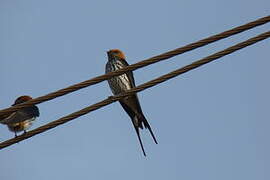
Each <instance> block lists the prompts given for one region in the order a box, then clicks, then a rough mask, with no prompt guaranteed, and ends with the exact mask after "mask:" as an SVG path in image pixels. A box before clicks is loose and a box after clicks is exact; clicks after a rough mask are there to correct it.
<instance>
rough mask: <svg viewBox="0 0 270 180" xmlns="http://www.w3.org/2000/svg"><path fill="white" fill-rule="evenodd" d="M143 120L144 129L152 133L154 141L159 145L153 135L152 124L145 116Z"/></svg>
mask: <svg viewBox="0 0 270 180" xmlns="http://www.w3.org/2000/svg"><path fill="white" fill-rule="evenodd" d="M141 119H142V122H143V125H144V127H145V128H146V129H148V130H149V131H150V134H151V136H152V138H153V140H154V141H155V143H156V144H158V142H157V139H156V137H155V135H154V133H153V131H152V129H151V126H150V124H149V123H148V121H147V120H146V118H145V117H144V116H142V117H141Z"/></svg>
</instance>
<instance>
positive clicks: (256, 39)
mask: <svg viewBox="0 0 270 180" xmlns="http://www.w3.org/2000/svg"><path fill="white" fill-rule="evenodd" d="M269 37H270V31H268V32H265V33H262V34H260V35H258V36H256V37H253V38H250V39H248V40H246V41H243V42H241V43H238V44H236V45H234V46H231V47H229V48H227V49H224V50H222V51H219V52H217V53H214V54H212V55H210V56H207V57H205V58H202V59H200V60H198V61H195V62H193V63H192V64H189V65H187V66H184V67H182V68H180V69H177V70H175V71H172V72H170V73H168V74H165V75H163V76H160V77H158V78H156V79H154V80H151V81H148V82H146V83H144V84H142V85H140V86H137V87H136V88H132V89H131V90H128V91H127V92H125V93H123V94H120V95H117V96H111V97H109V98H107V99H105V100H103V101H100V102H98V103H96V104H93V105H91V106H88V107H86V108H84V109H81V110H79V111H76V112H74V113H72V114H69V115H67V116H65V117H62V118H60V119H58V120H55V121H52V122H50V123H48V124H46V125H43V126H40V127H38V128H36V129H34V130H32V131H29V132H27V133H25V134H23V135H20V136H18V137H16V138H13V139H9V140H7V141H4V142H2V143H0V149H3V148H5V147H8V146H10V145H12V144H15V143H18V142H20V141H22V140H25V139H28V138H30V137H32V136H34V135H37V134H40V133H42V132H45V131H47V130H49V129H52V128H55V127H56V126H59V125H61V124H64V123H66V122H68V121H71V120H73V119H75V118H78V117H80V116H82V115H85V114H87V113H89V112H91V111H94V110H97V109H99V108H101V107H103V106H106V105H108V104H111V103H113V102H115V101H118V100H120V99H121V98H123V97H126V96H129V95H131V94H133V93H136V92H140V91H143V90H145V89H147V88H150V87H153V86H156V85H157V84H160V83H162V82H164V81H167V80H169V79H172V78H174V77H176V76H178V75H180V74H183V73H185V72H188V71H190V70H193V69H195V68H198V67H200V66H202V65H204V64H206V63H209V62H212V61H214V60H216V59H218V58H221V57H223V56H225V55H228V54H231V53H233V52H235V51H237V50H239V49H242V48H245V47H247V46H250V45H252V44H255V43H256V42H259V41H262V40H264V39H267V38H269Z"/></svg>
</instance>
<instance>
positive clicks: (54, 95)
mask: <svg viewBox="0 0 270 180" xmlns="http://www.w3.org/2000/svg"><path fill="white" fill-rule="evenodd" d="M269 21H270V16H266V17H263V18H260V19H257V20H256V21H253V22H250V23H247V24H244V25H242V26H238V27H236V28H233V29H231V30H228V31H224V32H222V33H220V34H217V35H214V36H211V37H208V38H205V39H202V40H200V41H197V42H195V43H191V44H189V45H186V46H183V47H180V48H177V49H175V50H172V51H169V52H166V53H164V54H160V55H158V56H154V57H152V58H149V59H146V60H143V61H140V62H138V63H135V64H133V65H130V66H128V67H125V68H123V69H121V70H117V71H114V72H110V73H108V74H104V75H101V76H97V77H95V78H92V79H89V80H86V81H83V82H81V83H78V84H75V85H72V86H69V87H67V88H64V89H60V90H58V91H55V92H52V93H49V94H47V95H44V96H40V97H38V98H35V99H32V100H30V101H28V102H25V103H21V104H18V105H16V106H12V107H10V108H6V109H3V110H0V116H1V115H3V114H7V113H11V112H15V111H17V110H18V109H21V108H23V107H28V106H31V105H33V104H39V103H42V102H45V101H49V100H52V99H54V98H57V97H60V96H63V95H66V94H68V93H71V92H74V91H77V90H79V89H82V88H85V87H88V86H91V85H94V84H97V83H100V82H102V81H104V80H107V79H110V78H111V77H113V76H116V75H120V74H123V73H125V72H127V71H133V70H135V69H139V68H142V67H145V66H148V65H150V64H153V63H156V62H159V61H162V60H165V59H168V58H171V57H173V56H176V55H179V54H182V53H185V52H187V51H191V50H194V49H196V48H199V47H202V46H205V45H207V44H210V43H213V42H215V41H218V40H221V39H224V38H227V37H229V36H232V35H235V34H238V33H240V32H243V31H246V30H248V29H251V28H254V27H256V26H259V25H263V24H265V23H268V22H269Z"/></svg>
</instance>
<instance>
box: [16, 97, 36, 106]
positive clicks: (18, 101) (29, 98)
mask: <svg viewBox="0 0 270 180" xmlns="http://www.w3.org/2000/svg"><path fill="white" fill-rule="evenodd" d="M31 99H33V98H32V97H31V96H20V97H18V98H17V99H16V100H15V103H14V104H13V105H16V104H20V103H24V102H26V101H29V100H31Z"/></svg>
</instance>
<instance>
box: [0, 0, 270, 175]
mask: <svg viewBox="0 0 270 180" xmlns="http://www.w3.org/2000/svg"><path fill="white" fill-rule="evenodd" d="M269 7H270V1H269V0H257V1H252V0H247V1H246V0H245V1H244V0H238V1H237V0H226V1H214V0H204V1H198V0H185V1H184V0H183V1H180V0H168V1H153V0H149V1H143V0H136V1H126V0H122V1H116V0H115V1H109V0H107V1H105V0H96V1H87V0H77V1H70V0H46V1H43V0H23V1H22V0H0V70H1V71H0V82H1V94H0V109H3V108H6V107H9V106H10V105H11V104H12V103H13V102H14V100H15V99H16V98H17V97H18V96H20V95H25V94H27V95H31V96H33V97H38V96H41V95H45V94H47V93H50V92H52V91H55V90H58V89H61V88H64V87H67V86H69V85H72V84H74V83H78V82H81V81H84V80H87V79H90V78H92V77H95V76H98V75H101V74H104V66H105V63H106V62H107V56H106V51H107V50H109V49H112V48H119V49H121V50H123V51H124V52H125V54H126V57H127V61H128V62H129V63H130V64H133V63H136V62H138V61H140V60H143V59H146V58H149V57H152V56H155V55H158V54H161V53H163V52H166V51H168V50H172V49H175V48H177V47H181V46H183V45H186V44H189V43H191V42H194V41H197V40H200V39H202V38H205V37H208V36H210V35H213V34H216V33H219V32H222V31H225V30H228V29H230V28H232V27H236V26H238V25H242V24H245V23H247V22H250V21H253V20H256V19H258V18H260V17H263V16H267V15H269V12H270V11H269ZM269 29H270V24H267V25H264V26H261V27H258V28H255V29H253V30H249V31H248V32H244V33H242V34H239V35H236V36H233V37H231V38H228V39H226V40H222V41H219V42H217V43H214V44H211V45H208V46H206V47H203V48H200V49H197V50H195V51H192V52H189V53H186V54H183V55H180V56H177V57H175V58H172V59H170V60H167V61H165V62H161V63H158V64H155V65H151V66H148V67H146V68H143V69H140V70H136V71H135V72H134V74H135V78H136V83H137V84H141V83H143V82H146V81H148V80H150V79H152V78H156V77H158V76H160V75H162V74H165V73H168V72H169V71H172V70H174V69H176V68H179V67H181V66H183V65H186V64H189V63H191V62H192V61H195V60H197V59H199V58H202V57H205V56H207V55H210V54H211V53H214V52H216V51H218V50H221V49H224V48H226V47H228V46H230V45H232V44H235V43H238V42H240V41H243V40H246V39H248V38H250V37H252V36H255V35H258V34H260V33H262V32H265V31H269ZM269 50H270V40H269V39H268V40H264V41H262V42H259V43H257V44H255V45H253V46H250V47H248V48H245V49H243V50H240V51H238V52H236V53H233V54H231V55H229V56H226V57H223V58H221V59H219V60H217V61H215V62H213V63H211V64H207V65H205V66H203V67H201V68H198V69H196V70H193V71H190V72H188V73H186V74H184V75H182V76H179V77H177V78H175V79H173V80H170V81H168V82H166V83H163V84H161V85H158V86H156V87H154V88H151V89H148V90H146V91H143V92H141V93H139V98H140V101H141V105H142V108H143V111H144V113H145V116H146V117H147V119H148V120H149V122H150V124H151V126H152V128H153V130H154V132H155V134H156V136H157V139H158V142H159V144H158V145H155V144H154V143H153V141H152V139H151V137H150V134H149V132H148V131H143V132H142V139H143V142H144V145H145V149H146V153H147V155H148V156H147V157H146V158H145V157H144V156H143V154H142V152H141V149H140V147H139V144H138V141H137V138H136V135H135V131H134V129H133V127H132V124H131V122H130V119H129V117H128V115H127V114H126V113H125V112H124V110H123V109H122V108H121V106H120V105H119V103H113V104H111V105H109V106H106V107H104V108H102V109H99V110H97V111H94V112H92V113H90V114H87V115H85V116H82V117H80V118H78V119H75V120H74V121H71V122H69V123H67V124H64V125H62V126H58V127H57V128H54V129H51V130H49V131H47V132H45V133H42V134H40V135H37V136H34V137H33V138H31V139H28V140H25V141H22V142H20V143H19V144H16V145H13V146H11V147H8V148H6V149H3V150H1V152H0V161H1V162H0V169H1V171H0V179H1V180H37V179H39V180H48V179H65V180H73V179H75V178H78V179H96V180H103V179H104V180H105V179H129V180H138V179H148V180H150V179H155V180H164V179H170V180H179V179H183V180H198V179H201V180H228V179H230V180H244V179H245V180H254V179H257V180H269V179H270V171H269V167H270V156H269V152H270V141H269V136H270V133H269V128H270V122H269V117H270V115H269V102H270V96H269V92H270V85H269V76H270V72H269V66H270V62H269ZM110 95H111V91H110V89H109V87H108V84H107V82H103V83H100V84H98V85H95V86H91V87H89V88H85V89H83V90H80V91H77V92H74V93H71V94H69V95H66V96H63V97H60V98H57V99H54V100H52V101H49V102H45V103H42V104H40V105H38V107H39V108H40V113H41V115H40V118H39V119H38V120H37V121H36V123H35V124H34V125H33V127H32V128H31V129H34V128H37V127H39V126H41V125H44V124H46V123H49V122H50V121H53V120H56V119H58V118H60V117H62V116H65V115H67V114H69V113H71V112H74V111H77V110H79V109H81V108H83V107H85V106H88V105H91V104H93V103H95V102H97V101H100V100H103V99H104V98H106V97H108V96H110ZM0 134H1V136H0V140H1V141H4V140H7V139H9V138H12V137H13V136H14V134H13V133H11V132H9V131H8V129H7V127H5V126H3V125H1V126H0Z"/></svg>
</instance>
